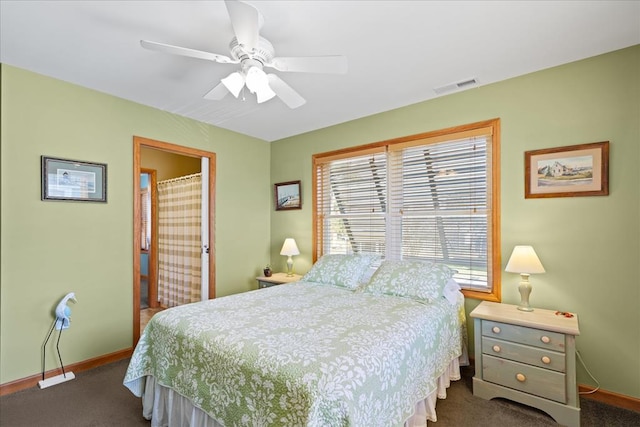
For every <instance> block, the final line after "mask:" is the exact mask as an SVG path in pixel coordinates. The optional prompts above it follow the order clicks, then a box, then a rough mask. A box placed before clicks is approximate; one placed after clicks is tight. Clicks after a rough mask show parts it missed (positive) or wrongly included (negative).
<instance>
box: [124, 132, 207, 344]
mask: <svg viewBox="0 0 640 427" xmlns="http://www.w3.org/2000/svg"><path fill="white" fill-rule="evenodd" d="M147 150H148V151H151V152H157V151H156V150H158V151H160V152H164V153H171V154H174V155H179V156H185V157H188V158H190V160H194V161H201V164H202V165H203V170H206V173H205V174H203V178H204V177H205V176H207V178H206V182H205V181H204V180H203V182H202V186H203V190H204V189H205V188H204V187H205V186H206V189H207V190H208V191H206V192H205V191H203V193H208V199H207V202H206V203H205V205H203V206H202V211H203V213H204V214H203V218H202V230H203V233H202V234H203V236H202V237H203V239H202V240H203V248H202V263H203V265H204V264H206V265H207V266H208V274H206V275H205V276H203V277H202V282H203V285H204V286H203V287H204V289H203V292H202V293H203V295H207V294H208V298H214V297H215V262H214V260H215V256H214V255H215V254H214V250H213V247H214V245H213V244H210V243H209V242H214V236H213V234H214V232H213V221H214V200H215V197H214V196H215V193H214V189H215V160H216V156H215V153H212V152H208V151H203V150H198V149H194V148H189V147H183V146H179V145H175V144H170V143H167V142H162V141H156V140H152V139H148V138H142V137H137V136H134V138H133V151H134V168H133V169H134V171H133V172H134V175H133V176H134V183H133V185H134V195H135V196H134V199H133V201H134V206H133V216H134V235H133V244H134V258H133V345H135V344H137V342H138V340H139V339H140V330H141V328H140V308H141V256H140V252H141V247H142V243H143V241H142V232H143V230H142V221H141V216H142V208H143V206H142V199H141V196H140V193H141V190H140V187H141V174H142V173H143V172H144V170H145V169H148V168H144V167H143V166H142V164H143V162H142V159H143V153H144V152H146V151H147ZM152 227H153V226H152ZM154 234H155V235H156V236H157V230H156V232H155V233H154V232H153V229H152V231H151V239H150V245H149V250H150V251H149V252H150V253H149V255H150V256H149V258H151V255H152V254H154V253H155V254H157V239H154V238H153V236H154ZM154 240H155V243H154ZM151 269H153V266H152V265H150V270H151ZM203 271H206V269H203ZM149 279H151V277H149ZM155 280H157V279H155ZM149 294H150V293H149ZM149 296H152V295H149ZM153 297H155V296H152V298H153Z"/></svg>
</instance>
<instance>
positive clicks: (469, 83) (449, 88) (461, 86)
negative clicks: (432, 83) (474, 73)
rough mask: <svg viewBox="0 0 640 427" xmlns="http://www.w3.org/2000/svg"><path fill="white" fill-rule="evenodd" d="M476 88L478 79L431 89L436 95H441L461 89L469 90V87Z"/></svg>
mask: <svg viewBox="0 0 640 427" xmlns="http://www.w3.org/2000/svg"><path fill="white" fill-rule="evenodd" d="M475 86H478V79H476V78H475V77H474V78H471V79H466V80H461V81H459V82H455V83H450V84H448V85H444V86H440V87H436V88H434V89H433V91H434V92H435V93H437V94H438V95H443V94H445V93H450V92H456V91H459V90H463V89H469V88H471V87H475Z"/></svg>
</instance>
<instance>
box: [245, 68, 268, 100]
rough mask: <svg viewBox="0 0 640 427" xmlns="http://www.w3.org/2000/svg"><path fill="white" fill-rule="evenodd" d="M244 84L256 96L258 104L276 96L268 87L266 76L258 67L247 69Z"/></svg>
mask: <svg viewBox="0 0 640 427" xmlns="http://www.w3.org/2000/svg"><path fill="white" fill-rule="evenodd" d="M245 83H246V85H247V88H248V89H249V91H250V92H251V93H255V94H256V98H257V100H258V104H262V103H263V102H265V101H268V100H270V99H271V98H273V97H274V96H276V93H275V92H274V91H273V90H271V87H270V86H269V78H268V77H267V74H266V73H265V72H264V71H262V70H261V69H260V68H258V67H251V68H249V71H247V78H246V81H245Z"/></svg>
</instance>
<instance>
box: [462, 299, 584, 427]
mask: <svg viewBox="0 0 640 427" xmlns="http://www.w3.org/2000/svg"><path fill="white" fill-rule="evenodd" d="M519 308H520V307H517V306H515V305H510V304H499V303H495V302H488V301H483V302H482V303H480V304H479V305H478V306H477V307H476V308H475V309H474V310H473V311H472V312H471V317H473V318H474V324H473V325H474V333H475V370H476V372H475V376H474V377H473V394H474V396H478V397H481V398H483V399H493V398H494V397H503V398H506V399H510V400H514V401H516V402H520V403H523V404H525V405H529V406H533V407H535V408H538V409H540V410H542V411H544V412H546V413H548V414H549V415H551V416H552V417H553V418H554V419H555V420H556V422H558V423H559V424H562V425H566V426H569V427H578V426H580V399H579V397H578V387H577V385H576V344H575V338H576V335H579V334H580V330H579V328H578V316H577V315H575V314H573V315H572V316H568V315H566V314H568V313H566V314H565V313H562V315H559V313H560V312H556V311H552V310H544V309H540V308H538V309H536V311H534V312H531V313H525V312H523V311H521V310H519Z"/></svg>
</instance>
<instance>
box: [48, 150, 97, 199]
mask: <svg viewBox="0 0 640 427" xmlns="http://www.w3.org/2000/svg"><path fill="white" fill-rule="evenodd" d="M40 159H41V179H42V190H41V200H59V201H75V202H102V203H106V202H107V165H106V164H104V163H93V162H84V161H79V160H68V159H58V158H55V157H47V156H41V158H40Z"/></svg>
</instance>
